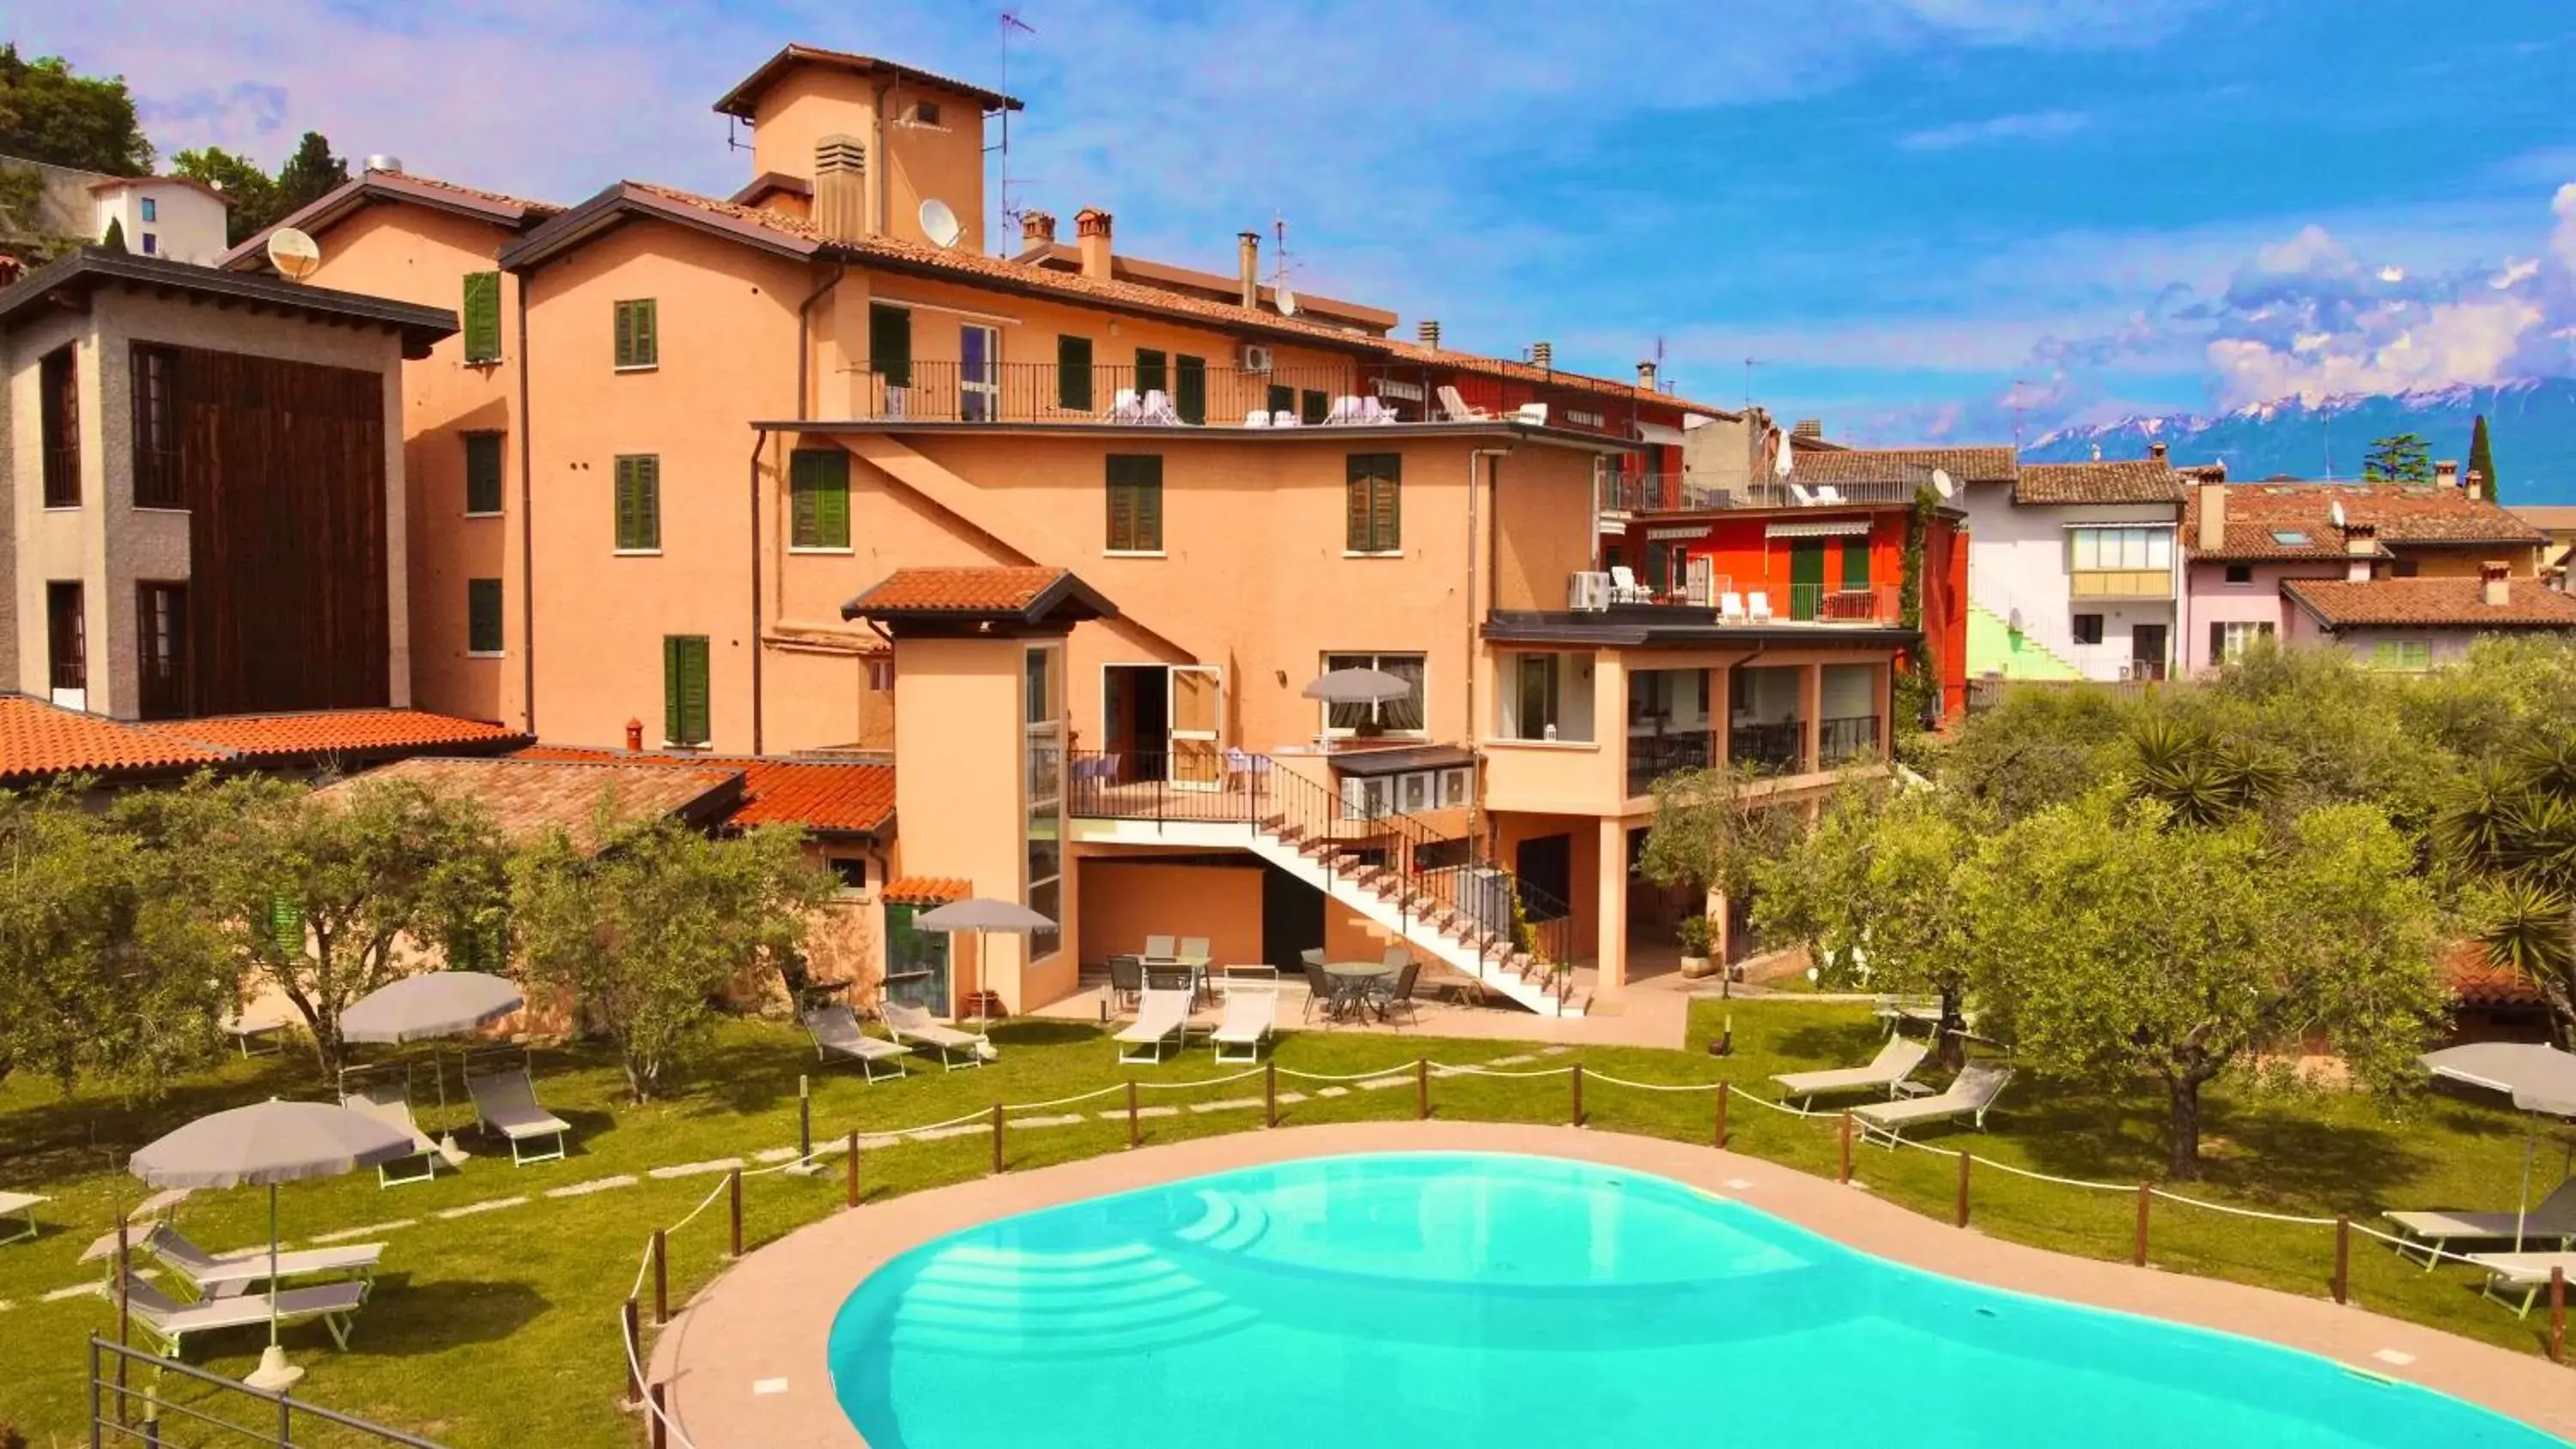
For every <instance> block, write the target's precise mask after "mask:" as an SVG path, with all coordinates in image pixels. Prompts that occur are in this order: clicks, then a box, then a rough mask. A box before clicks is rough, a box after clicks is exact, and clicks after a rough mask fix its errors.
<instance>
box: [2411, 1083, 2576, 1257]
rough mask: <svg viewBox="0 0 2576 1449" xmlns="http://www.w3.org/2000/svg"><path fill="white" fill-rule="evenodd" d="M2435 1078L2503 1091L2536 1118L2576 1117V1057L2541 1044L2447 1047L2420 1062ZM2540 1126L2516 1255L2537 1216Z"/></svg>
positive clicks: (2527, 1173) (2530, 1142) (2517, 1221)
mask: <svg viewBox="0 0 2576 1449" xmlns="http://www.w3.org/2000/svg"><path fill="white" fill-rule="evenodd" d="M2417 1060H2418V1061H2421V1062H2422V1063H2423V1064H2424V1069H2425V1070H2426V1071H2429V1072H2431V1073H2432V1074H2433V1075H2434V1076H2437V1077H2441V1078H2443V1079H2445V1080H2448V1081H2453V1082H2459V1083H2461V1084H2463V1085H2465V1086H2471V1087H2484V1088H2486V1089H2487V1090H2489V1091H2493V1092H2502V1093H2504V1094H2505V1095H2506V1096H2508V1097H2510V1098H2512V1099H2513V1105H2514V1106H2515V1107H2516V1108H2518V1109H2519V1110H2521V1111H2524V1112H2529V1113H2531V1114H2533V1115H2534V1116H2535V1117H2540V1116H2548V1117H2571V1118H2576V1055H2570V1054H2569V1053H2566V1052H2563V1051H2560V1050H2559V1049H2558V1048H2556V1047H2553V1046H2542V1045H2540V1044H2538V1043H2536V1042H2514V1041H2481V1042H2471V1043H2470V1044H2469V1045H2467V1046H2455V1047H2444V1048H2443V1049H2442V1050H2440V1051H2437V1052H2426V1053H2425V1054H2424V1055H2423V1056H2421V1057H2419V1058H2417ZM2539 1139H2540V1133H2539V1130H2538V1126H2537V1123H2535V1124H2534V1127H2533V1130H2532V1132H2531V1134H2530V1135H2529V1136H2527V1137H2525V1138H2524V1139H2523V1144H2522V1204H2521V1207H2520V1208H2519V1210H2518V1211H2517V1212H2516V1213H2515V1215H2514V1220H2513V1250H2514V1251H2515V1252H2517V1253H2519V1252H2521V1251H2522V1226H2523V1220H2524V1219H2526V1218H2528V1217H2529V1216H2530V1215H2531V1157H2532V1152H2533V1150H2534V1149H2535V1148H2536V1147H2537V1146H2538V1145H2539Z"/></svg>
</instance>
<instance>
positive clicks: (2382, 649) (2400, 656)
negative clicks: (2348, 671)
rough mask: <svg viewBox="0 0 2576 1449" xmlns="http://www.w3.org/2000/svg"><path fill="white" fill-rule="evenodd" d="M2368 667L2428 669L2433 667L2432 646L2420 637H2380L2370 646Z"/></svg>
mask: <svg viewBox="0 0 2576 1449" xmlns="http://www.w3.org/2000/svg"><path fill="white" fill-rule="evenodd" d="M2370 667H2371V668H2373V669H2413V670H2425V669H2430V668H2432V667H2433V646H2432V645H2431V644H2428V643H2426V642H2425V641H2423V640H2421V639H2382V640H2380V641H2379V642H2378V643H2376V644H2373V645H2371V646H2370Z"/></svg>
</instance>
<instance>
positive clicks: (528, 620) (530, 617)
mask: <svg viewBox="0 0 2576 1449" xmlns="http://www.w3.org/2000/svg"><path fill="white" fill-rule="evenodd" d="M535 278H536V271H535V269H534V268H531V269H530V270H528V271H526V272H523V273H521V274H520V275H519V288H518V291H519V691H520V695H521V698H520V709H521V712H522V713H523V715H524V716H525V718H524V719H523V720H522V721H521V723H520V726H519V727H520V728H521V729H523V730H525V731H526V732H527V733H528V734H530V735H534V734H535V733H536V732H537V520H536V511H535V510H536V490H535V489H534V488H532V487H531V486H530V484H529V474H530V472H531V470H533V469H534V468H535V466H536V445H535V443H534V442H533V440H532V438H531V435H532V434H534V433H535V432H536V419H535V418H533V417H532V416H530V414H529V412H528V372H529V368H528V284H529V283H530V282H531V281H533V280H535Z"/></svg>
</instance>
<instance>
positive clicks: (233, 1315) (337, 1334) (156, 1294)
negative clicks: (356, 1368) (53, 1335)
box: [108, 1276, 367, 1358]
mask: <svg viewBox="0 0 2576 1449" xmlns="http://www.w3.org/2000/svg"><path fill="white" fill-rule="evenodd" d="M115 1293H116V1285H115V1284H113V1283H110V1284H109V1285H108V1296H109V1297H110V1298H111V1299H113V1298H114V1297H115ZM125 1301H126V1302H127V1304H129V1305H130V1306H131V1307H132V1308H133V1310H134V1322H135V1324H136V1325H137V1326H139V1327H140V1328H142V1329H143V1330H144V1332H146V1333H148V1334H150V1335H151V1336H152V1337H154V1338H157V1339H159V1340H160V1341H161V1353H162V1356H163V1357H165V1358H177V1357H178V1356H179V1351H180V1349H181V1348H183V1347H184V1346H185V1345H186V1343H187V1340H188V1337H189V1335H191V1334H201V1333H211V1332H214V1331H215V1330H217V1329H223V1328H253V1327H264V1326H266V1324H267V1323H268V1320H269V1313H270V1308H269V1300H268V1295H267V1294H265V1293H251V1294H244V1295H242V1296H240V1297H237V1298H213V1299H209V1300H207V1301H205V1302H203V1303H182V1302H180V1301H179V1300H177V1299H175V1298H172V1297H171V1296H170V1295H169V1294H167V1293H164V1292H162V1291H161V1290H160V1289H158V1288H155V1287H153V1286H152V1285H151V1284H149V1283H146V1282H144V1281H143V1280H142V1279H140V1278H135V1277H131V1276H129V1277H128V1278H127V1279H126V1280H125ZM366 1301H367V1285H366V1284H365V1283H363V1282H349V1283H319V1284H316V1285H314V1286H313V1287H310V1288H289V1289H287V1290H286V1291H285V1292H283V1293H280V1294H278V1295H277V1306H276V1310H275V1312H276V1315H277V1321H278V1322H279V1323H281V1324H285V1323H302V1322H305V1321H307V1320H310V1319H315V1318H318V1319H321V1320H322V1322H323V1324H324V1326H326V1327H328V1328H329V1329H330V1330H331V1340H332V1342H334V1343H337V1344H339V1345H340V1347H341V1348H342V1349H344V1350H345V1349H346V1348H348V1346H349V1327H350V1324H351V1321H352V1320H353V1319H355V1318H356V1316H357V1312H358V1309H359V1307H360V1306H361V1305H363V1304H364V1303H365V1302H366Z"/></svg>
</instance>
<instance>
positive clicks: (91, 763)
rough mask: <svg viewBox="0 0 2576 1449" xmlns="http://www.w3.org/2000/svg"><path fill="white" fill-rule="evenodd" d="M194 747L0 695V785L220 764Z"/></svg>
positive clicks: (91, 716) (21, 697) (211, 754)
mask: <svg viewBox="0 0 2576 1449" xmlns="http://www.w3.org/2000/svg"><path fill="white" fill-rule="evenodd" d="M223 758H224V757H223V756H222V755H221V754H218V753H217V752H215V751H213V750H210V749H206V748H204V747H203V746H200V745H192V744H189V743H187V742H186V741H184V740H178V739H172V738H170V737H168V736H166V735H159V734H154V733H152V732H150V731H148V730H142V729H138V728H136V727H135V726H133V725H129V724H123V723H120V722H118V721H116V720H112V719H108V718H106V717H105V716H103V715H95V714H83V713H81V712H80V711H78V710H70V709H62V708H58V707H56V706H55V705H53V704H50V703H47V702H46V701H44V700H41V699H33V698H30V697H28V696H26V695H23V694H0V781H20V780H35V779H42V778H45V777H48V776H53V775H90V774H95V775H118V774H137V773H154V772H161V771H172V770H184V769H188V768H190V767H192V766H196V765H213V764H220V763H221V762H222V761H223Z"/></svg>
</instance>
